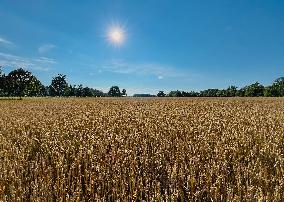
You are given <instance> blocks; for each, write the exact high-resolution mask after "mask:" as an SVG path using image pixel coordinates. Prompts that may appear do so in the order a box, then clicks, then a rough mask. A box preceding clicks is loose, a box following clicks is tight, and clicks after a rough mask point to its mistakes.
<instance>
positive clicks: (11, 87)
mask: <svg viewBox="0 0 284 202" xmlns="http://www.w3.org/2000/svg"><path fill="white" fill-rule="evenodd" d="M32 80H33V75H32V73H31V72H29V71H26V70H24V69H22V68H19V69H16V70H13V71H11V72H10V73H9V74H8V75H7V76H6V79H5V88H6V92H7V93H8V95H9V96H20V97H22V96H24V95H25V94H24V92H25V90H26V89H27V88H28V86H29V85H30V83H31V82H32Z"/></svg>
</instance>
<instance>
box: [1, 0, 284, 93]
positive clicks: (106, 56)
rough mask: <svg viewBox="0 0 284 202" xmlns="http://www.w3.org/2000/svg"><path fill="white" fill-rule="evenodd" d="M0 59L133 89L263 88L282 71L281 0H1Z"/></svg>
mask: <svg viewBox="0 0 284 202" xmlns="http://www.w3.org/2000/svg"><path fill="white" fill-rule="evenodd" d="M112 24H116V25H119V26H120V27H121V28H122V29H123V30H124V34H125V41H124V43H123V44H121V45H120V46H119V47H117V46H114V45H112V44H111V43H110V42H109V40H107V38H106V36H107V33H108V30H109V27H110V26H111V25H112ZM0 65H4V66H5V67H6V68H5V72H9V71H10V70H11V69H12V68H14V67H25V68H27V69H28V70H30V71H32V72H33V73H34V74H35V75H36V76H37V77H38V78H39V79H40V80H41V81H43V83H44V84H45V85H48V84H50V81H51V78H52V77H53V76H55V75H57V74H58V73H62V74H66V75H67V78H68V81H69V82H70V83H72V84H83V85H85V86H86V85H87V86H90V87H94V88H98V89H102V90H104V91H107V89H108V88H109V87H110V86H112V85H118V86H120V87H121V88H126V89H127V90H128V93H130V94H133V93H156V92H157V91H158V90H165V91H167V92H168V91H170V90H176V89H179V90H187V91H190V90H202V89H206V88H226V87H228V86H229V85H236V86H238V87H242V86H244V85H246V84H251V83H253V82H255V81H259V82H260V83H262V84H264V85H268V84H270V83H271V82H272V81H273V80H274V79H276V78H278V77H280V76H284V1H283V0H214V1H213V0H184V1H178V0H177V1H174V0H155V1H154V0H151V1H150V0H143V1H134V0H124V1H123V0H116V1H99V0H84V1H70V0H61V1H59V0H25V1H20V0H13V1H12V0H1V2H0Z"/></svg>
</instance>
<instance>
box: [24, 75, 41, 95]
mask: <svg viewBox="0 0 284 202" xmlns="http://www.w3.org/2000/svg"><path fill="white" fill-rule="evenodd" d="M24 94H25V95H26V96H29V97H32V96H45V87H44V85H42V84H41V82H40V81H39V80H38V79H37V78H36V77H35V76H31V80H30V82H29V84H28V85H27V87H26V88H25V90H24Z"/></svg>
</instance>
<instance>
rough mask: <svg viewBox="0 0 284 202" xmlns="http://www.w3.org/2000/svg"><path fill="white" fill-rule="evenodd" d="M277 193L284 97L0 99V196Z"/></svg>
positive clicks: (282, 166)
mask: <svg viewBox="0 0 284 202" xmlns="http://www.w3.org/2000/svg"><path fill="white" fill-rule="evenodd" d="M283 197H284V99H282V98H259V99H257V98H232V99H230V98H216V99H215V98H212V99H209V98H208V99H207V98H200V99H198V98H195V99H178V98H177V99H167V98H165V99H158V98H157V99H155V98H154V99H138V98H137V99H134V98H133V99H131V98H129V99H128V98H125V99H122V98H120V99H114V98H109V99H108V98H104V99H101V98H98V99H75V98H74V99H72V98H70V99H24V100H4V101H0V200H3V201H17V200H18V201H21V200H24V201H28V200H31V201H46V200H48V201H52V200H56V201H64V200H67V201H69V200H70V201H75V200H79V201H94V200H99V201H117V200H119V201H135V200H139V199H141V200H145V201H159V200H166V201H171V200H172V201H188V200H201V201H210V200H213V201H233V200H235V201H251V200H254V199H263V200H274V201H283Z"/></svg>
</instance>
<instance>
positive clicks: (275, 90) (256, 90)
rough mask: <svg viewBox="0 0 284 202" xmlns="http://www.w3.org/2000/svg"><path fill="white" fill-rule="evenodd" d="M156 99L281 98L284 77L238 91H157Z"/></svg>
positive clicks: (256, 83) (235, 89) (236, 89)
mask: <svg viewBox="0 0 284 202" xmlns="http://www.w3.org/2000/svg"><path fill="white" fill-rule="evenodd" d="M157 96H158V97H165V96H168V97H236V96H237V97H283V96H284V77H280V78H278V79H276V80H275V81H274V82H273V83H272V84H271V85H269V86H263V85H261V84H260V83H259V82H255V83H253V84H251V85H247V86H245V87H243V88H240V89H238V87H236V86H229V87H228V88H227V89H207V90H203V91H200V92H195V91H190V92H185V91H179V90H176V91H171V92H169V93H168V94H165V93H164V91H159V92H158V94H157Z"/></svg>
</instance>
